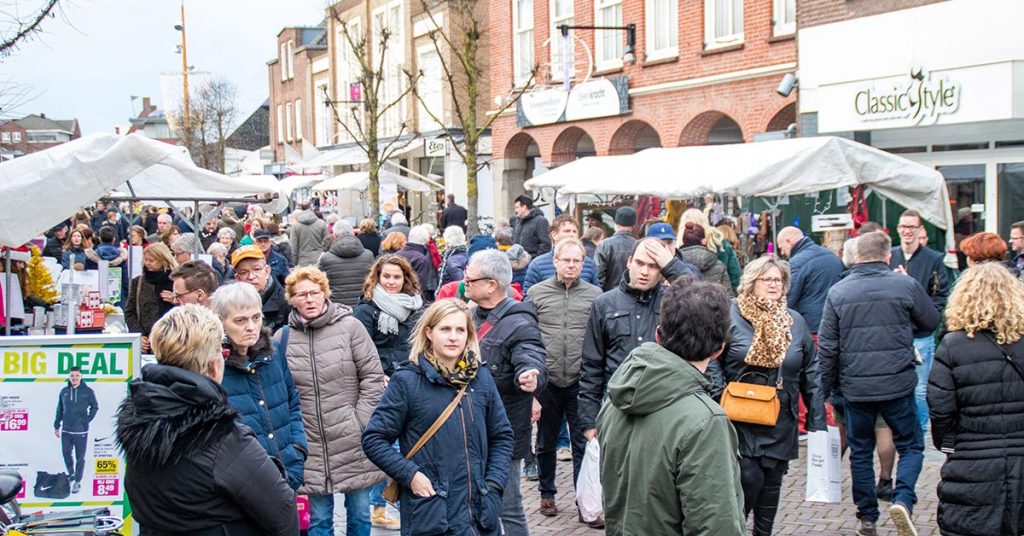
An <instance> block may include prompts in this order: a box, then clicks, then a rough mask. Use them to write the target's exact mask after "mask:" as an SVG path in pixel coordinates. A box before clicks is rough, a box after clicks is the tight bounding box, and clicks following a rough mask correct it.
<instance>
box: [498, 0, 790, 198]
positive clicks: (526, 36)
mask: <svg viewBox="0 0 1024 536" xmlns="http://www.w3.org/2000/svg"><path fill="white" fill-rule="evenodd" d="M795 3H796V2H795V0H729V1H726V2H723V1H716V0H678V1H675V0H593V1H592V0H575V1H573V0H548V1H542V0H501V1H493V2H491V3H490V32H491V51H490V57H491V61H490V64H491V88H492V89H491V96H492V98H493V99H495V102H500V100H501V99H502V98H506V96H507V95H509V94H510V93H511V92H512V91H513V88H515V87H516V86H517V85H518V86H520V87H521V86H522V85H523V84H524V82H525V81H526V80H527V79H528V78H529V72H530V66H531V65H536V66H537V77H536V82H537V87H535V88H534V89H533V90H532V91H531V92H530V93H527V95H525V96H524V98H523V99H522V100H521V102H520V103H519V106H518V107H517V108H518V109H513V110H511V111H509V112H506V113H505V115H504V116H503V117H501V118H500V119H499V120H498V121H496V122H495V124H494V127H493V146H494V158H495V177H496V178H500V179H499V180H496V182H498V183H499V187H496V190H497V192H496V194H495V196H496V197H495V207H496V212H497V213H498V214H497V215H498V217H506V216H507V215H508V213H509V212H510V209H511V199H512V198H514V197H515V196H516V195H518V194H519V193H521V192H522V191H523V186H522V184H523V181H524V180H525V179H528V178H530V177H531V176H533V175H534V173H536V172H537V171H539V170H540V169H541V168H543V167H550V166H556V165H559V164H561V163H566V162H569V161H572V160H574V159H576V158H579V157H582V156H589V155H599V156H600V155H614V154H629V153H632V152H635V151H638V150H641V149H644V148H648V147H677V146H686V145H704V144H721V143H741V142H750V141H753V139H754V136H755V135H757V134H760V133H764V132H768V131H780V130H785V129H787V127H789V125H791V124H793V123H795V121H796V107H795V95H790V96H789V97H782V96H780V95H778V94H777V93H776V92H775V88H776V87H777V86H778V84H779V81H780V79H781V78H782V77H783V76H784V75H785V74H787V73H792V72H794V71H795V70H796V59H797V50H796V39H795V37H796V24H795V15H796V13H795ZM560 24H568V25H582V26H586V25H600V26H624V25H628V24H635V28H636V30H635V31H636V39H635V45H636V46H635V51H633V52H634V54H633V56H634V57H635V64H631V63H629V62H628V60H629V59H630V58H628V57H626V58H625V59H626V60H627V61H623V56H624V53H625V52H629V51H628V50H626V49H625V48H626V32H621V31H611V30H583V29H580V30H571V31H570V32H569V33H570V38H569V39H568V40H565V39H562V36H561V32H560V31H559V30H558V28H557V26H558V25H560ZM566 41H568V42H569V43H570V46H566V45H565V43H566ZM563 59H564V61H563ZM566 73H568V76H569V78H570V80H571V84H572V85H573V86H574V87H575V88H582V87H587V88H590V87H591V86H593V87H594V90H593V91H591V90H589V89H588V90H587V91H584V92H581V93H585V94H581V95H574V94H573V93H572V92H570V93H569V96H568V98H566V97H565V96H564V91H561V93H562V94H563V96H561V97H560V96H559V91H558V90H550V89H549V90H548V91H547V92H545V93H539V91H543V89H538V88H542V87H543V86H547V87H549V88H552V87H559V86H560V85H561V84H563V83H564V78H565V75H566ZM602 78H603V79H605V80H606V81H607V82H604V81H600V80H601V79H602ZM588 79H590V80H589V81H588ZM608 82H611V83H612V84H611V85H609V83H608ZM602 86H603V92H602V89H601V87H602ZM612 86H614V89H612ZM574 91H577V90H574ZM610 93H617V94H618V101H619V106H618V107H616V106H615V103H614V102H611V103H609V102H597V100H598V99H596V98H593V97H594V96H596V95H603V96H604V97H603V98H604V100H607V96H608V95H609V94H610ZM538 94H540V95H543V96H542V97H539V98H538V97H536V95H538ZM559 99H562V100H559ZM531 100H532V101H534V102H530V101H531ZM612 100H614V98H613V99H612ZM563 102H566V104H563ZM552 103H554V104H552ZM574 103H575V105H577V106H576V110H577V111H575V112H574V111H573V106H574ZM579 105H582V106H579ZM588 105H590V106H591V107H592V108H600V109H601V111H600V112H597V114H598V115H601V116H600V117H594V114H593V113H592V112H587V111H585V110H584V111H582V112H580V111H579V110H581V109H585V108H586V107H587V106H588ZM562 109H564V112H562V113H560V111H561V110H562ZM513 112H514V113H513ZM531 116H532V118H531ZM538 117H540V121H539V122H538V121H536V120H533V119H537V118H538ZM577 117H579V118H580V119H575V118H577ZM530 124H532V125H539V126H529V125H530ZM638 193H640V192H638Z"/></svg>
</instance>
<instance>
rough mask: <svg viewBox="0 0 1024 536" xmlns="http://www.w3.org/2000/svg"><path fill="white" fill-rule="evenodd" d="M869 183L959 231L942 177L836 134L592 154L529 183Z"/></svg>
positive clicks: (661, 187) (682, 194) (714, 188)
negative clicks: (617, 154) (613, 154)
mask: <svg viewBox="0 0 1024 536" xmlns="http://www.w3.org/2000/svg"><path fill="white" fill-rule="evenodd" d="M859 184H863V185H866V186H868V187H870V188H872V189H873V190H874V191H876V192H878V193H879V194H881V195H882V196H884V197H886V198H888V199H891V200H893V201H895V202H896V203H899V204H900V205H902V206H904V207H906V208H908V209H914V210H916V211H918V212H920V213H921V216H922V217H923V218H924V219H925V220H928V221H929V222H930V223H932V224H933V225H935V226H936V227H939V228H940V229H947V230H948V229H952V228H953V216H952V213H951V212H950V209H949V193H948V191H947V189H946V181H945V179H943V177H942V175H941V174H940V173H939V172H938V171H936V170H934V169H931V168H928V167H925V166H922V165H920V164H918V163H915V162H911V161H910V160H907V159H906V158H902V157H900V156H898V155H894V154H890V153H886V152H884V151H880V150H878V149H875V148H873V147H869V146H867V145H864V144H861V143H857V142H854V141H850V140H847V139H845V138H835V137H827V136H822V137H813V138H795V139H789V140H776V141H766V142H759V143H741V144H734V145H707V146H696V147H676V148H667V149H665V148H655V149H646V150H644V151H641V152H639V153H635V154H631V155H623V156H592V157H587V158H582V159H580V160H576V161H574V162H570V163H568V164H565V165H562V166H559V167H557V168H555V169H552V170H551V171H548V172H547V173H544V174H543V175H540V176H538V177H536V178H534V179H530V180H528V181H526V187H527V188H529V189H531V190H538V189H541V188H554V189H556V190H557V191H558V193H559V194H596V195H639V194H646V195H655V196H658V197H664V198H670V199H672V198H676V199H678V198H693V197H698V196H701V195H703V194H706V193H716V194H723V195H736V196H758V197H776V196H783V195H797V194H806V193H811V192H821V191H825V190H831V189H835V188H842V187H850V186H857V185H859Z"/></svg>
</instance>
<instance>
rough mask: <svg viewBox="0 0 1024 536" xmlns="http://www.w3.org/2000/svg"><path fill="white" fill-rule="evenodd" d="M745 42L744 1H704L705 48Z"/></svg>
mask: <svg viewBox="0 0 1024 536" xmlns="http://www.w3.org/2000/svg"><path fill="white" fill-rule="evenodd" d="M742 42H743V0H704V48H714V47H724V46H730V45H735V44H739V43H742Z"/></svg>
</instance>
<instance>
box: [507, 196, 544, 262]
mask: <svg viewBox="0 0 1024 536" xmlns="http://www.w3.org/2000/svg"><path fill="white" fill-rule="evenodd" d="M514 207H515V211H516V220H515V224H514V226H513V227H512V243H513V244H519V245H520V246H523V249H525V250H526V252H527V253H529V254H530V257H536V256H537V255H540V254H541V253H547V252H549V251H551V239H550V238H549V237H548V220H547V218H545V217H544V213H543V212H541V211H540V209H539V208H536V207H534V206H533V199H530V196H527V195H521V196H519V197H517V198H516V201H515V203H514Z"/></svg>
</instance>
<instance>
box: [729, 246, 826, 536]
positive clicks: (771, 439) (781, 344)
mask: <svg viewBox="0 0 1024 536" xmlns="http://www.w3.org/2000/svg"><path fill="white" fill-rule="evenodd" d="M789 279H790V272H789V263H787V262H785V261H782V260H780V259H778V258H777V257H775V256H774V255H768V256H764V257H761V258H759V259H757V260H755V261H752V262H751V263H749V264H747V267H746V269H745V270H744V271H743V276H742V278H741V279H740V286H739V296H738V297H737V298H736V300H735V301H734V302H733V306H732V312H731V318H732V328H731V330H730V340H729V342H728V343H727V344H726V347H725V350H724V351H723V352H722V357H721V362H722V369H723V370H724V372H725V377H726V380H727V381H729V382H744V383H757V384H762V385H771V386H776V385H778V384H779V383H781V386H782V387H781V388H780V389H779V390H778V391H777V394H778V399H779V417H778V420H777V421H776V423H775V426H761V425H756V424H746V423H741V422H733V426H734V427H735V428H736V435H737V436H738V438H739V450H740V480H741V483H742V484H743V498H744V509H745V511H746V513H747V514H748V515H749V514H750V512H751V511H753V512H754V530H753V534H755V535H768V534H771V533H772V525H773V524H774V521H775V512H776V510H777V509H778V506H779V495H780V490H781V489H782V477H783V476H784V475H785V474H786V471H787V470H788V468H789V460H793V459H796V458H797V455H798V446H797V445H798V443H797V401H798V399H799V397H800V396H801V395H802V396H803V398H804V401H805V402H806V404H807V429H808V430H824V429H825V422H824V421H825V419H824V415H825V408H824V402H823V400H822V398H821V389H820V387H819V385H818V384H819V375H818V360H817V352H816V351H815V348H814V342H813V341H812V340H811V333H810V330H808V329H807V324H806V323H805V322H804V319H803V317H802V316H800V313H797V312H796V311H792V310H790V309H788V308H787V307H786V291H787V290H788V289H789ZM778 380H781V382H778Z"/></svg>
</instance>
